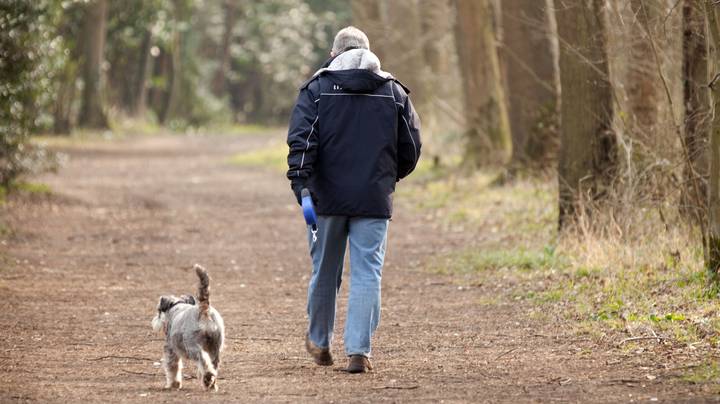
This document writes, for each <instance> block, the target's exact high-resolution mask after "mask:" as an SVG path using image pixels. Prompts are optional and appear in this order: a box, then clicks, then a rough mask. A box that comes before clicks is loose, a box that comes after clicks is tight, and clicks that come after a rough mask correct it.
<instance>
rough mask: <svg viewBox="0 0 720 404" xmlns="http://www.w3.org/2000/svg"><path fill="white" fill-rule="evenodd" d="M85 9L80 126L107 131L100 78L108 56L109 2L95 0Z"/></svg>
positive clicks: (106, 0)
mask: <svg viewBox="0 0 720 404" xmlns="http://www.w3.org/2000/svg"><path fill="white" fill-rule="evenodd" d="M86 7H87V8H86V10H85V17H84V22H83V24H84V28H83V38H82V43H83V45H84V48H83V70H82V77H83V82H84V87H83V92H82V104H81V107H80V116H79V118H78V124H79V126H81V127H86V128H107V126H108V122H107V117H106V116H105V111H104V110H103V102H102V100H103V98H102V80H101V78H102V63H103V59H104V54H105V34H106V29H107V11H108V0H95V1H92V2H91V3H89V4H87V6H86Z"/></svg>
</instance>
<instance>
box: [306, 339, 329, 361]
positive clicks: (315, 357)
mask: <svg viewBox="0 0 720 404" xmlns="http://www.w3.org/2000/svg"><path fill="white" fill-rule="evenodd" d="M305 350H306V351H307V352H308V353H309V354H310V356H312V358H313V362H315V364H316V365H318V366H332V365H333V364H334V363H335V362H334V361H333V359H332V355H331V354H330V352H327V355H328V358H327V359H322V358H320V357H319V355H322V353H321V354H318V355H316V354H314V353H313V351H316V350H317V351H319V350H320V348H318V347H316V346H314V344H313V343H312V342H310V339H309V338H307V336H306V337H305Z"/></svg>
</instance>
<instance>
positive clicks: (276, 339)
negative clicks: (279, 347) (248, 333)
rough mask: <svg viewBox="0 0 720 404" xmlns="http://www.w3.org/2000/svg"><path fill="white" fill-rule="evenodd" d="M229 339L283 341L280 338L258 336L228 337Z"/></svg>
mask: <svg viewBox="0 0 720 404" xmlns="http://www.w3.org/2000/svg"><path fill="white" fill-rule="evenodd" d="M228 339H229V340H233V341H237V340H247V339H249V340H251V341H277V342H281V341H282V340H281V339H280V338H258V337H228Z"/></svg>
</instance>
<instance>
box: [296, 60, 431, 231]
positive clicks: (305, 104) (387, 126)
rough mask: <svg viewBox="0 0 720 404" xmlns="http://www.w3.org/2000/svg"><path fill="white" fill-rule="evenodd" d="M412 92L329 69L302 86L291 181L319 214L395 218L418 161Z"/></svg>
mask: <svg viewBox="0 0 720 404" xmlns="http://www.w3.org/2000/svg"><path fill="white" fill-rule="evenodd" d="M409 92H410V91H409V90H408V89H407V88H405V87H404V86H403V85H402V84H400V83H399V82H398V81H396V80H394V79H393V78H392V77H382V76H380V75H378V74H375V73H373V72H371V71H369V70H360V69H352V70H332V71H330V70H325V71H321V72H320V73H319V74H317V75H316V76H315V77H313V78H312V79H310V80H309V81H308V82H306V83H305V84H304V85H303V87H302V88H301V89H300V95H299V96H298V99H297V103H296V105H295V108H294V110H293V112H292V116H291V118H290V127H289V130H288V138H287V143H288V146H289V147H290V152H289V154H288V166H289V170H288V172H287V176H288V178H289V179H290V180H291V185H292V188H293V191H294V192H295V193H296V196H297V195H298V194H299V192H300V190H301V189H302V188H303V187H307V188H308V189H309V190H310V192H311V193H312V195H313V199H315V203H316V211H317V213H318V214H319V215H328V216H332V215H337V216H363V217H376V218H390V217H391V216H392V194H393V192H394V191H395V183H396V182H397V181H399V180H400V179H401V178H404V177H405V176H407V175H408V174H410V173H411V172H412V171H413V170H414V169H415V165H416V164H417V162H418V159H419V158H420V120H419V118H418V116H417V113H416V112H415V109H414V108H413V105H412V103H411V102H410V98H409V97H408V93H409Z"/></svg>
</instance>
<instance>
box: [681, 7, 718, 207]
mask: <svg viewBox="0 0 720 404" xmlns="http://www.w3.org/2000/svg"><path fill="white" fill-rule="evenodd" d="M701 1H702V0H685V1H684V4H683V86H684V101H685V102H684V105H685V144H686V146H687V149H688V156H689V157H690V162H689V163H690V164H689V165H688V166H687V167H686V169H685V179H686V183H687V184H688V185H686V186H685V187H684V189H683V198H682V203H683V208H682V209H681V211H683V212H684V213H685V214H687V216H689V218H690V219H692V220H695V221H700V220H705V218H706V217H707V211H706V210H707V197H708V194H707V181H708V169H709V162H708V159H709V156H708V144H709V130H710V121H711V120H712V116H711V109H710V107H711V105H710V102H711V101H710V91H709V89H708V87H707V83H709V82H710V77H709V73H708V38H707V28H706V21H705V12H704V7H703V5H702V3H701ZM693 182H694V183H695V184H697V188H698V191H697V193H699V195H695V194H696V192H695V190H694V187H693V186H692V184H693Z"/></svg>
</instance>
